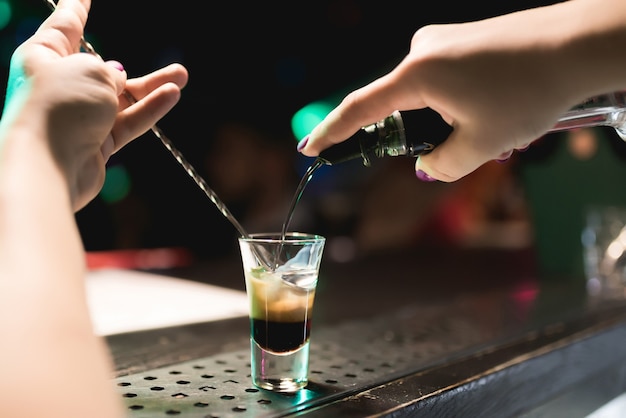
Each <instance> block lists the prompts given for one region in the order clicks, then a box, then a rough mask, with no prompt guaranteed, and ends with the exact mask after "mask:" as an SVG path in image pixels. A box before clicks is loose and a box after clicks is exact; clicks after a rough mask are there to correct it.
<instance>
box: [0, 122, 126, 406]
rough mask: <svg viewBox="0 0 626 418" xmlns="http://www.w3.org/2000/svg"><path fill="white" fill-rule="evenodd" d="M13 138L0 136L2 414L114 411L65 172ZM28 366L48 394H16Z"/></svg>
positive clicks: (31, 144)
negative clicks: (34, 396) (36, 396)
mask: <svg viewBox="0 0 626 418" xmlns="http://www.w3.org/2000/svg"><path fill="white" fill-rule="evenodd" d="M16 137H18V138H16ZM11 138H12V140H11V141H9V142H2V143H0V213H2V215H3V216H2V217H0V294H1V295H2V303H0V329H2V333H3V337H2V341H3V342H2V350H1V351H2V356H0V365H1V366H0V368H1V369H2V370H3V373H4V376H5V378H3V379H2V381H3V382H4V383H2V384H0V386H3V385H6V386H4V387H2V389H0V391H1V392H2V393H3V399H5V401H4V402H3V403H2V405H1V406H0V416H12V417H22V416H24V417H30V416H41V415H42V414H43V413H44V412H45V414H46V415H47V416H51V417H62V416H71V415H73V414H74V412H75V411H76V410H80V411H81V412H84V413H85V415H86V416H90V417H96V416H98V417H99V416H101V417H107V418H109V417H115V416H117V415H116V414H119V411H120V409H119V408H118V405H119V404H118V400H117V399H112V398H114V397H115V395H114V391H113V390H112V386H111V387H109V386H110V384H111V382H110V377H111V376H110V369H109V368H108V367H107V366H109V365H110V360H109V358H108V353H107V351H106V347H105V346H104V344H103V342H102V341H101V340H100V339H99V338H98V337H96V336H94V335H93V332H92V327H91V322H90V320H89V312H88V307H87V305H86V298H85V294H84V278H85V264H84V254H83V250H82V243H81V240H80V235H79V233H78V230H77V227H76V225H75V222H74V218H73V212H72V210H71V203H70V198H69V191H68V186H67V184H66V180H65V178H64V176H63V174H62V172H61V170H60V169H59V168H58V167H57V166H56V165H55V163H54V161H53V160H52V158H50V156H49V154H48V153H49V151H48V150H47V149H46V148H45V146H42V145H43V141H40V140H37V139H36V138H29V137H28V135H14V134H13V135H12V136H11ZM15 139H17V140H15ZM85 365H89V367H85ZM33 374H36V375H37V378H38V380H39V384H40V385H42V386H43V387H46V390H45V391H43V392H42V393H40V396H44V397H45V399H39V400H38V402H36V403H33V402H31V401H27V400H26V399H24V401H23V402H19V401H18V400H19V399H20V398H23V397H26V396H27V394H28V392H30V389H29V387H30V385H31V383H32V380H31V379H32V375H33ZM61 376H63V377H64V378H62V379H60V377H61ZM29 380H31V381H30V382H29ZM76 382H81V383H80V384H76ZM7 399H8V400H12V401H11V402H7V401H6V400H7ZM13 400H15V402H13ZM77 402H78V404H79V405H78V406H77ZM12 407H17V408H19V410H18V409H16V410H12V409H11V408H12ZM3 408H8V409H6V410H5V409H3ZM28 408H31V409H30V410H28ZM119 416H121V414H120V415H119Z"/></svg>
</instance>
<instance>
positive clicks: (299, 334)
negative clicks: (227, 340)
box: [250, 318, 311, 353]
mask: <svg viewBox="0 0 626 418" xmlns="http://www.w3.org/2000/svg"><path fill="white" fill-rule="evenodd" d="M250 322H251V325H252V338H254V341H256V343H257V344H259V345H260V346H261V347H262V348H264V349H265V350H269V351H273V352H275V353H284V352H287V351H293V350H295V349H297V348H299V347H300V346H301V345H302V344H304V343H305V342H307V341H308V339H309V334H310V332H311V321H310V320H307V321H302V322H274V321H266V320H264V319H254V318H253V319H251V321H250Z"/></svg>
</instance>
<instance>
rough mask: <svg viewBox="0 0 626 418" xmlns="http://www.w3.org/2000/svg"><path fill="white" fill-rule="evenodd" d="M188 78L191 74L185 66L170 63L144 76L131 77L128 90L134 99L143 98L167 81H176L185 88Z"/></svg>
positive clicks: (175, 82) (127, 86)
mask: <svg viewBox="0 0 626 418" xmlns="http://www.w3.org/2000/svg"><path fill="white" fill-rule="evenodd" d="M188 79H189V74H188V72H187V69H186V68H185V67H184V66H182V65H180V64H170V65H168V66H166V67H163V68H160V69H158V70H156V71H154V72H152V73H150V74H148V75H145V76H143V77H137V78H132V79H129V80H128V81H127V83H126V90H128V92H129V93H130V94H131V95H132V97H133V98H134V100H141V99H143V98H144V97H146V95H148V94H150V93H151V92H153V91H154V90H155V89H157V88H159V87H160V86H162V85H164V84H167V83H174V84H176V85H177V86H178V88H179V89H183V88H184V87H185V86H186V85H187V81H188ZM125 104H126V106H129V105H131V104H132V103H130V102H129V101H126V102H125ZM126 106H125V107H126Z"/></svg>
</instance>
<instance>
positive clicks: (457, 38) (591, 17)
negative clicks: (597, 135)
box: [298, 0, 626, 182]
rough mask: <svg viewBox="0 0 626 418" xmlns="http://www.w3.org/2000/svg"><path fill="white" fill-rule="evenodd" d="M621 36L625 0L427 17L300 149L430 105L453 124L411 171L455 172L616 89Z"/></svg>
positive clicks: (625, 34) (448, 176)
mask: <svg viewBox="0 0 626 418" xmlns="http://www.w3.org/2000/svg"><path fill="white" fill-rule="evenodd" d="M609 45H611V46H610V47H609ZM618 45H621V46H622V47H623V48H626V2H624V1H623V0H571V1H567V2H564V3H560V4H556V5H552V6H548V7H543V8H539V9H530V10H526V11H523V12H518V13H513V14H509V15H503V16H500V17H496V18H491V19H487V20H483V21H477V22H472V23H464V24H449V25H432V26H426V27H423V28H421V29H420V30H418V31H417V32H416V33H415V35H414V36H413V39H412V42H411V48H410V52H409V54H408V55H407V56H406V57H405V59H404V60H403V61H402V62H401V63H400V64H399V65H398V66H397V67H396V68H395V69H393V70H392V71H391V72H390V73H389V74H387V75H385V76H383V77H381V78H379V79H377V80H375V81H374V82H372V83H371V84H369V85H366V86H365V87H363V88H361V89H359V90H356V91H354V92H352V93H350V94H349V95H348V96H347V97H346V98H345V99H344V100H343V101H342V103H341V104H340V105H339V106H338V107H337V108H335V109H334V110H333V111H332V112H331V113H330V114H329V115H328V116H327V117H326V119H325V120H324V121H322V122H321V123H320V124H319V125H318V126H317V127H316V128H315V129H313V131H312V132H311V133H310V135H309V136H308V137H307V138H305V139H303V140H302V141H301V143H300V144H299V146H298V149H299V150H300V151H301V152H302V153H303V154H305V155H307V156H317V155H318V154H319V152H320V151H322V150H324V149H326V148H327V147H329V146H331V145H333V144H336V143H338V142H341V141H343V140H345V139H346V138H348V137H349V136H351V135H352V134H354V133H355V132H356V131H358V129H359V128H360V127H361V126H365V125H369V124H371V123H373V122H376V121H378V120H381V119H383V118H384V117H386V116H388V115H389V114H391V113H392V112H393V111H394V110H409V109H420V108H424V107H430V108H432V109H434V110H435V111H437V112H439V113H440V114H441V115H442V117H443V118H444V120H446V122H448V123H449V124H450V125H452V126H453V127H454V131H453V133H452V134H451V135H450V137H449V138H448V139H447V140H446V142H444V143H443V144H442V145H440V146H439V147H438V148H437V149H436V150H435V151H433V152H432V153H430V154H429V155H425V156H422V157H420V158H419V159H418V160H417V162H416V171H417V175H418V178H420V179H422V180H433V179H437V180H441V181H446V182H450V181H455V180H457V179H459V178H461V177H463V176H465V175H467V174H469V173H471V172H472V171H474V170H475V169H477V168H478V167H479V166H481V165H482V164H484V163H486V162H487V161H489V160H493V159H498V160H502V159H506V158H508V157H509V156H510V155H511V153H512V152H513V151H514V150H515V149H522V148H525V147H527V146H528V145H529V144H530V143H531V142H532V141H534V140H536V139H537V138H539V137H540V136H542V135H543V134H545V133H546V132H547V131H548V130H549V129H550V128H551V127H552V126H554V124H555V123H556V121H557V120H558V117H559V116H560V115H561V114H562V113H564V112H565V111H567V110H568V109H569V108H571V107H572V106H573V105H575V104H577V103H579V102H581V101H583V100H584V99H586V98H588V97H590V96H593V95H596V94H601V93H606V92H611V91H616V90H619V89H623V88H624V87H625V86H626V71H624V68H626V59H625V58H624V57H626V55H625V54H619V53H617V52H616V51H618V50H620V48H619V47H618ZM425 129H426V128H425Z"/></svg>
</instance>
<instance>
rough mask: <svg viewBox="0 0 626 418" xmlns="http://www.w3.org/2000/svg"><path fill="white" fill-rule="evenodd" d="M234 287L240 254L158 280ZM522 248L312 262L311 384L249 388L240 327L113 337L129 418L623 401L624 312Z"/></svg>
mask: <svg viewBox="0 0 626 418" xmlns="http://www.w3.org/2000/svg"><path fill="white" fill-rule="evenodd" d="M159 273H165V274H168V275H171V276H173V277H180V278H186V279H192V280H196V281H200V282H205V283H210V284H216V285H219V286H224V287H228V288H233V289H240V290H243V289H244V286H245V284H244V281H243V274H242V268H241V262H240V260H239V258H236V257H234V258H232V259H226V260H221V261H219V262H206V263H196V264H194V265H193V266H191V267H188V268H179V269H172V270H167V271H159ZM539 276H540V275H539V274H538V273H537V268H536V264H535V263H534V257H533V253H532V251H531V250H467V249H465V250H458V249H424V248H411V249H405V250H401V251H390V252H389V253H384V254H383V253H381V254H376V255H372V256H368V257H364V258H363V259H358V260H355V261H354V262H350V263H333V262H332V261H330V260H328V259H326V260H323V261H322V267H321V272H320V278H319V284H318V290H317V294H316V301H315V307H314V317H313V318H314V319H313V325H312V330H311V360H310V371H309V373H310V382H309V385H308V386H307V388H306V389H304V390H302V391H300V392H298V393H297V394H294V395H284V394H276V393H270V392H267V391H264V390H259V389H257V388H255V387H254V386H253V385H252V383H251V382H250V374H249V370H250V363H249V357H250V343H249V323H248V318H247V317H239V318H233V319H227V320H221V321H213V322H206V323H197V324H190V325H184V326H176V327H169V328H161V329H155V330H149V331H141V332H131V333H124V334H117V335H111V336H108V337H107V342H108V344H109V347H110V349H111V352H112V355H113V358H114V362H115V366H116V375H115V376H114V380H115V383H116V384H117V388H118V390H119V393H120V396H122V397H123V398H124V402H125V403H126V405H127V407H128V416H129V417H150V418H154V417H167V416H180V417H198V418H200V417H211V418H218V417H219V418H224V417H286V416H306V417H342V418H350V417H366V416H367V417H369V416H375V417H383V416H384V417H461V416H462V417H513V416H516V417H517V416H524V417H544V416H550V417H561V416H562V417H585V416H588V415H589V414H591V413H592V412H593V411H595V410H597V409H598V408H600V407H601V406H602V405H605V404H606V403H607V402H609V401H610V400H611V399H613V398H615V397H617V396H618V395H620V394H622V393H623V392H625V391H626V361H625V360H626V350H624V347H625V346H626V303H625V302H624V300H623V299H621V298H598V297H589V296H588V295H587V292H586V286H585V281H584V280H583V279H582V278H575V277H539Z"/></svg>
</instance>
